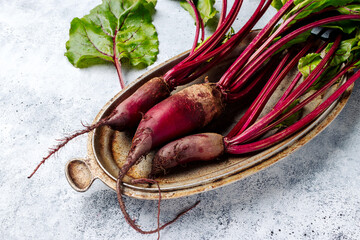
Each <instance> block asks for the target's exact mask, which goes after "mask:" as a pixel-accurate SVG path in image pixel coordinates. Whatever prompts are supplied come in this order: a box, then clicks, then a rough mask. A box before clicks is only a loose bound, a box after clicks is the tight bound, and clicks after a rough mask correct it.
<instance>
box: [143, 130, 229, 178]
mask: <svg viewBox="0 0 360 240" xmlns="http://www.w3.org/2000/svg"><path fill="white" fill-rule="evenodd" d="M223 152H224V142H223V136H222V135H220V134H217V133H201V134H195V135H191V136H187V137H184V138H181V139H179V140H176V141H173V142H171V143H168V144H166V145H165V146H164V147H162V148H161V149H160V150H159V151H158V152H157V153H156V155H155V158H154V160H153V164H152V170H151V174H150V175H152V176H153V175H157V174H159V173H162V172H164V173H165V170H166V169H169V168H172V167H175V166H177V165H180V164H184V163H188V162H192V161H209V160H212V159H215V158H217V157H219V156H221V155H222V154H223Z"/></svg>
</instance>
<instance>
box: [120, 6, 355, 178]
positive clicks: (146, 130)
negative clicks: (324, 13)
mask: <svg viewBox="0 0 360 240" xmlns="http://www.w3.org/2000/svg"><path fill="white" fill-rule="evenodd" d="M291 7H292V1H289V2H288V3H287V4H285V5H284V6H283V8H282V9H280V11H279V12H278V13H277V14H276V15H275V17H274V18H273V19H272V20H271V21H270V22H269V23H268V24H267V25H266V26H265V28H264V29H263V30H262V31H261V32H260V33H259V34H258V35H257V37H255V39H254V40H253V42H252V43H251V44H250V45H249V47H248V48H246V49H245V50H244V51H243V52H242V54H241V55H240V56H239V58H238V59H237V60H236V61H235V62H234V64H232V65H231V66H230V68H229V69H228V70H227V71H226V73H225V74H224V75H223V76H222V78H221V79H220V81H219V82H217V83H216V84H210V83H206V84H201V85H200V84H199V85H192V86H190V87H188V88H185V89H184V90H182V91H180V92H178V93H177V94H174V95H172V96H171V97H169V98H167V99H165V100H164V101H162V102H160V103H158V104H157V105H155V106H154V107H153V108H151V109H150V110H149V111H147V113H146V114H145V115H144V116H143V119H142V120H141V122H140V124H139V126H138V128H137V131H136V133H135V136H134V138H133V141H132V146H131V149H130V151H129V154H128V156H127V159H126V163H125V164H124V165H123V167H122V168H121V174H120V176H119V179H121V181H122V178H123V177H124V175H125V174H126V173H127V172H128V170H129V169H130V168H131V167H132V166H133V165H134V164H135V163H136V161H137V160H138V159H139V158H140V157H141V156H143V155H145V154H147V153H148V152H149V151H150V150H151V149H152V148H154V147H156V146H159V145H161V144H164V143H166V142H168V141H170V140H172V139H176V138H178V137H180V136H183V135H186V134H188V133H190V132H192V131H194V130H197V129H199V128H201V127H204V126H205V125H206V124H208V123H209V122H210V121H211V120H212V119H213V118H215V117H217V116H219V115H220V114H221V112H222V111H223V108H224V105H225V104H226V102H227V101H236V100H239V99H241V98H242V97H244V92H245V93H247V92H248V91H249V87H250V88H251V87H253V86H254V85H253V84H254V82H255V83H256V81H258V79H256V80H255V81H253V82H251V83H249V79H251V76H252V75H254V74H255V73H256V72H258V71H259V69H261V67H262V66H263V65H264V64H265V63H266V62H267V61H268V60H269V59H270V58H271V56H273V54H275V53H276V52H277V51H279V50H281V48H282V47H283V46H284V45H285V44H286V43H288V42H289V41H291V40H292V39H294V38H295V37H297V36H298V35H300V34H302V33H304V32H306V31H309V30H311V29H312V28H314V27H318V26H321V25H324V24H328V23H332V22H335V21H342V20H351V19H359V18H360V16H358V15H340V16H334V17H328V18H323V19H320V20H317V21H316V22H311V23H309V24H306V25H304V26H301V27H299V28H298V29H296V30H293V31H290V32H288V33H287V34H286V35H283V36H282V35H280V34H281V33H284V32H285V31H286V30H289V29H290V27H289V23H291V22H292V21H293V20H294V19H295V18H296V17H297V16H298V15H299V14H300V13H301V11H302V10H305V9H306V8H303V9H300V10H299V11H298V12H297V13H296V14H294V15H293V16H292V17H290V18H289V19H288V20H286V21H284V22H283V23H282V24H280V26H278V27H277V29H276V30H275V31H274V33H272V34H271V35H269V36H268V34H269V33H270V31H272V30H273V28H274V27H275V24H276V22H277V21H279V20H280V18H281V16H282V15H283V14H285V13H286V12H287V11H288V10H290V9H291ZM315 16H317V14H316V13H314V14H311V15H310V16H309V17H306V19H305V20H309V19H310V18H312V17H315ZM274 19H275V21H274ZM297 21H298V23H299V22H301V20H297ZM279 36H281V38H280V39H279V40H277V41H276V42H275V43H273V41H274V39H275V38H277V37H279ZM259 43H262V44H259ZM299 57H301V55H300V56H299V55H298V57H297V58H295V59H293V60H294V61H293V63H292V64H295V63H296V59H299ZM279 82H280V80H278V81H277V82H275V83H274V84H275V85H276V84H279ZM121 181H120V182H121Z"/></svg>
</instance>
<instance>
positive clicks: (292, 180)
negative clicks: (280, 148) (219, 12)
mask: <svg viewBox="0 0 360 240" xmlns="http://www.w3.org/2000/svg"><path fill="white" fill-rule="evenodd" d="M230 2H232V1H230ZM257 2H258V1H257V0H245V4H244V8H243V10H242V11H241V14H240V16H244V17H247V16H249V15H250V14H251V12H252V11H253V9H254V8H255V7H256V3H257ZM98 3H100V0H89V1H76V0H64V1H55V0H26V1H25V0H13V1H10V0H0V32H1V34H0V112H1V114H0V126H1V134H0V146H1V155H0V162H1V168H0V239H8V240H11V239H37V240H40V239H155V238H156V235H151V236H143V235H140V234H138V233H136V232H135V231H134V230H133V229H131V228H130V227H129V226H128V225H127V224H126V223H125V221H124V219H123V218H122V214H121V212H120V210H119V207H118V205H117V200H116V194H115V192H114V191H112V190H109V189H108V188H107V187H106V186H105V185H104V184H103V183H101V182H100V181H96V182H95V183H94V184H93V186H92V187H91V188H90V189H89V190H88V191H87V192H86V193H83V194H80V193H77V192H75V191H74V190H73V189H71V187H70V186H69V185H68V183H67V181H66V179H65V176H64V165H65V163H66V162H67V160H69V159H71V158H74V157H84V156H85V155H86V136H83V137H80V138H78V139H76V140H74V141H73V142H72V143H71V144H69V145H68V146H67V147H66V148H64V149H63V150H62V151H61V152H60V154H58V156H57V157H56V158H55V159H54V158H53V159H51V160H49V161H48V163H46V164H45V166H43V167H42V168H41V169H40V171H39V172H38V174H37V175H36V176H35V177H34V178H33V179H31V180H28V179H27V178H26V177H27V176H28V175H29V174H30V172H31V171H32V169H33V168H34V167H35V165H36V164H37V163H38V161H40V159H41V157H42V156H43V155H44V154H45V153H46V152H47V149H48V147H49V146H51V145H52V144H55V143H56V141H55V139H57V138H60V137H61V136H63V135H64V134H66V133H70V132H72V131H74V130H77V129H79V128H81V122H80V121H81V120H82V121H85V122H91V121H92V120H93V119H94V117H95V115H96V114H97V113H98V111H99V110H100V109H101V107H102V106H103V105H104V104H105V103H106V102H107V101H108V100H109V99H110V98H111V97H113V96H114V95H115V94H116V93H117V92H118V91H119V83H118V82H117V75H116V71H115V69H114V68H113V66H112V65H104V66H95V67H91V68H88V69H82V70H80V69H76V68H74V67H73V66H72V65H71V64H70V63H69V62H68V61H67V59H66V58H65V57H64V56H63V55H64V51H65V42H66V41H67V39H68V29H69V26H70V21H71V19H72V18H74V17H81V16H83V15H84V14H86V13H88V12H89V10H90V9H91V8H93V7H94V6H96V5H97V4H98ZM219 5H220V1H217V6H219ZM273 13H274V11H270V12H269V14H268V15H267V16H266V17H265V18H264V19H263V20H262V21H261V23H260V24H259V25H258V26H260V27H261V26H263V25H264V23H265V21H266V19H269V17H270V16H271V14H273ZM244 19H245V18H244ZM244 19H243V18H242V17H239V19H238V22H237V25H241V24H242V23H243V22H244ZM155 25H156V27H157V29H158V32H159V39H160V44H161V45H160V54H159V56H158V60H157V62H156V63H155V65H157V64H159V63H161V62H163V61H165V60H166V59H168V58H170V57H172V56H175V55H177V54H178V53H180V52H182V51H184V50H186V49H188V48H189V47H190V46H191V44H192V36H193V32H194V25H193V21H192V20H191V18H190V17H189V16H188V15H187V14H186V13H185V12H184V11H183V10H182V9H181V8H180V7H179V5H178V2H177V1H176V0H159V1H158V5H157V13H156V15H155ZM155 65H154V66H155ZM144 71H146V69H143V70H129V69H127V68H125V69H124V75H125V78H126V81H127V82H128V83H129V82H131V81H132V80H134V79H136V77H138V76H140V74H141V73H143V72H144ZM359 119H360V88H359V83H358V84H357V85H356V86H355V89H354V92H353V95H352V96H351V98H350V100H349V102H348V104H347V106H346V107H345V109H344V110H343V112H342V113H341V114H340V116H339V117H338V118H337V119H336V120H335V121H334V122H333V123H332V124H331V125H330V127H328V128H327V129H326V130H325V131H324V132H323V133H321V134H320V135H319V136H318V137H316V138H315V139H314V140H312V141H311V142H310V143H309V144H307V145H306V146H305V147H303V148H302V149H301V150H299V151H297V152H296V153H295V154H293V155H291V156H290V157H288V158H286V159H285V160H283V161H281V162H279V163H277V164H276V165H274V166H272V167H270V168H268V169H266V170H264V171H262V172H260V173H257V174H255V175H253V176H251V177H249V178H247V179H245V180H242V181H239V182H237V183H234V184H232V185H229V186H226V187H223V188H220V189H217V190H214V191H211V192H206V193H202V194H198V195H195V196H190V197H186V198H182V199H175V200H167V201H163V203H162V216H163V217H162V220H163V221H165V220H169V219H171V218H172V217H173V216H174V215H175V214H176V213H177V212H178V211H179V210H181V209H182V208H183V207H185V206H188V205H190V204H192V203H194V202H195V201H196V200H201V203H200V204H199V206H198V207H197V208H196V209H194V210H193V211H191V212H190V213H188V214H187V215H186V216H184V217H182V218H181V219H180V220H179V221H178V222H176V223H175V224H173V225H172V226H170V227H168V228H167V229H166V230H164V231H162V239H174V240H176V239H181V240H183V239H360V164H359V161H360V159H359V158H360V148H359V146H358V144H359V143H360V120H359ZM126 204H127V206H128V209H129V211H130V212H131V215H133V216H134V217H135V218H137V219H139V223H140V224H141V225H142V226H143V227H144V228H153V227H155V222H156V221H155V215H156V211H157V209H156V206H157V203H156V201H142V200H135V199H130V198H126Z"/></svg>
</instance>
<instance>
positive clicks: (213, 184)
mask: <svg viewBox="0 0 360 240" xmlns="http://www.w3.org/2000/svg"><path fill="white" fill-rule="evenodd" d="M186 55H187V53H183V54H180V55H178V56H176V57H174V58H172V59H170V60H169V61H167V62H165V63H163V64H162V65H160V66H158V67H157V68H155V69H153V70H151V71H149V72H147V73H145V74H144V75H142V76H141V77H139V78H138V79H137V80H136V81H134V82H133V83H132V84H130V85H129V86H128V87H127V88H126V89H124V90H123V91H121V92H120V93H118V94H117V95H116V96H115V97H113V98H112V99H111V100H110V101H109V102H108V103H107V104H106V105H105V106H104V107H103V108H102V109H101V111H100V112H99V113H98V115H97V116H96V118H95V120H94V122H97V121H98V120H99V119H101V118H103V117H104V116H107V115H108V114H109V113H110V112H111V111H112V110H113V109H114V108H115V106H116V105H117V104H119V103H120V102H121V101H123V100H124V99H126V98H127V97H128V96H130V95H131V94H132V93H133V92H134V91H135V90H136V89H138V88H139V87H140V86H141V85H143V84H144V83H145V82H147V81H148V80H149V79H151V78H153V77H156V76H161V75H163V74H164V73H166V71H167V70H169V69H170V68H172V67H173V66H174V65H175V64H177V63H178V62H179V61H181V60H182V59H183V58H184V57H185V56H186ZM225 69H226V66H223V67H220V68H217V69H214V70H212V71H211V72H210V73H208V74H207V76H208V77H209V79H210V80H211V79H215V78H216V77H219V76H221V73H222V72H224V70H225ZM200 81H201V79H200ZM182 88H183V87H181V88H180V87H179V89H182ZM179 89H178V90H179ZM350 92H351V89H348V90H347V91H346V92H345V93H344V94H343V96H342V97H341V98H340V99H339V100H338V101H337V102H335V103H334V104H333V105H332V106H331V107H330V108H329V109H328V110H327V111H326V112H324V113H323V114H322V115H321V116H320V117H319V118H318V119H317V120H316V121H314V122H313V123H312V124H311V125H309V126H308V127H306V128H305V129H303V130H302V131H300V132H298V133H297V134H295V135H293V136H292V137H290V138H288V139H286V140H285V141H283V142H281V143H279V144H277V145H275V146H273V147H271V148H269V149H266V150H264V151H261V152H257V153H255V154H248V155H241V156H228V155H227V156H224V157H223V158H221V159H219V160H216V161H212V162H208V163H203V162H202V163H193V164H189V165H188V166H187V167H186V168H178V169H177V170H178V171H172V172H170V174H168V175H166V176H163V177H159V178H157V180H158V182H159V184H160V187H161V190H162V198H163V199H170V198H178V197H183V196H189V195H192V194H196V193H200V192H204V191H208V190H212V189H215V188H218V187H221V186H224V185H227V184H230V183H233V182H235V181H238V180H240V179H243V178H245V177H247V176H249V175H251V174H254V173H256V172H258V171H260V170H262V169H264V168H266V167H268V166H270V165H272V164H274V163H276V162H278V161H279V160H281V159H283V158H285V157H286V156H288V155H289V154H291V153H292V152H294V151H295V150H297V149H299V148H300V147H301V146H303V145H304V144H306V143H307V142H309V141H310V140H311V139H312V138H314V137H315V136H316V135H317V134H319V133H320V132H321V131H322V130H324V129H325V128H326V127H327V126H328V125H329V124H330V123H331V122H332V121H333V120H334V119H335V117H336V116H337V115H338V114H339V113H340V111H341V110H342V108H343V107H344V106H345V104H346V102H347V101H348V98H349V96H350ZM238 105H239V104H238ZM227 108H228V112H227V114H226V113H225V115H224V116H223V118H222V119H221V122H220V121H218V123H217V122H216V121H215V122H214V123H212V124H211V126H210V127H209V128H207V130H208V131H211V129H217V130H219V129H220V130H221V131H220V132H221V133H223V134H226V132H227V131H228V130H229V129H230V127H231V126H233V124H234V123H235V122H236V119H237V118H238V117H239V114H240V115H241V111H240V110H239V109H236V108H238V107H236V106H231V105H229V106H227ZM235 112H239V114H234V113H235ZM234 115H235V117H233V116H234ZM224 122H225V123H224ZM224 124H225V125H226V126H227V127H222V126H224ZM203 132H204V131H203ZM217 132H219V131H217ZM114 134H115V131H113V130H111V129H110V128H109V127H106V126H105V127H100V128H98V129H96V130H95V131H94V132H90V133H89V136H88V143H87V148H88V154H87V156H86V157H85V158H83V159H73V160H71V161H69V162H68V163H67V164H66V168H65V172H66V176H67V179H68V181H69V183H70V185H71V186H72V187H73V188H74V189H75V190H77V191H86V190H87V189H88V188H89V187H90V186H91V183H92V182H93V181H94V180H95V179H100V180H102V181H103V182H104V183H105V184H106V185H107V186H109V187H110V188H112V189H114V190H115V189H116V186H115V185H116V177H117V173H118V170H119V163H118V162H117V161H116V160H115V159H114V152H113V151H114V150H113V148H112V144H113V138H114ZM116 134H117V135H119V134H120V135H121V138H120V140H121V144H120V145H119V146H118V147H119V148H123V149H118V150H117V151H118V152H117V154H119V152H120V153H122V154H123V158H125V157H126V154H127V151H128V149H129V146H130V142H131V138H132V134H133V132H123V133H119V132H117V133H116ZM124 185H125V187H124V194H126V195H127V196H131V197H134V198H139V199H158V192H157V188H156V187H155V186H146V185H141V186H138V185H136V186H135V185H130V184H128V183H126V182H125V183H124Z"/></svg>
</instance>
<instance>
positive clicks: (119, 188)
mask: <svg viewBox="0 0 360 240" xmlns="http://www.w3.org/2000/svg"><path fill="white" fill-rule="evenodd" d="M124 176H125V173H123V171H121V170H120V171H119V177H118V179H117V181H116V192H117V197H118V202H119V206H120V209H121V212H122V213H123V215H124V217H125V220H126V222H127V223H128V224H129V225H130V226H131V227H132V228H133V229H134V230H135V231H137V232H139V233H141V234H153V233H156V232H157V233H158V239H159V238H160V230H162V229H164V228H165V227H167V226H168V225H170V224H172V223H174V222H175V221H176V220H178V219H179V218H180V217H181V216H182V215H184V214H185V213H187V212H188V211H190V210H191V209H193V208H194V207H196V206H197V205H198V204H199V203H200V201H197V202H196V203H195V204H194V205H192V206H191V207H190V208H188V209H186V210H184V211H182V212H180V213H179V214H178V215H177V216H176V217H175V218H174V219H173V220H171V221H169V222H167V223H165V224H164V225H161V226H160V202H161V190H160V186H159V184H158V182H157V181H155V180H153V179H147V178H142V179H135V180H133V181H132V183H151V184H154V183H155V184H156V185H157V187H158V190H159V202H158V215H157V224H158V227H157V229H154V230H149V231H144V230H142V229H141V228H140V227H139V226H137V225H136V223H135V221H134V220H133V219H131V217H130V216H129V214H128V213H127V211H126V208H125V203H124V200H123V198H122V190H123V185H122V182H123V178H124Z"/></svg>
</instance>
